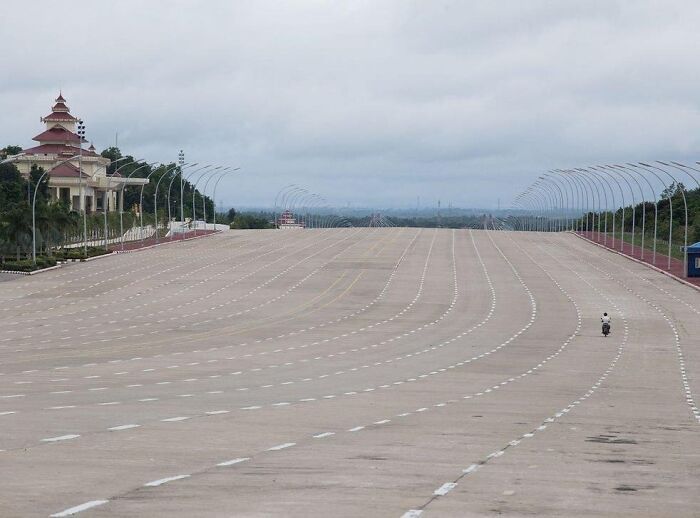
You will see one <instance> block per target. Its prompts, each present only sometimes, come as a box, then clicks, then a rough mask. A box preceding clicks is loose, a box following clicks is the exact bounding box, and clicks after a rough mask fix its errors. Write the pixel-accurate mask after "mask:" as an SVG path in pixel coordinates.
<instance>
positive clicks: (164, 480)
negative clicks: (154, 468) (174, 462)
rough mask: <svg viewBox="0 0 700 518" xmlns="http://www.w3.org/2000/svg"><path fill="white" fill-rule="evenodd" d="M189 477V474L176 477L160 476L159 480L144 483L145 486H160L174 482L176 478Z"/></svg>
mask: <svg viewBox="0 0 700 518" xmlns="http://www.w3.org/2000/svg"><path fill="white" fill-rule="evenodd" d="M187 477H189V475H176V476H174V477H167V478H160V479H158V480H153V481H151V482H147V483H146V484H144V487H158V486H162V485H163V484H167V483H168V482H173V481H174V480H182V479H183V478H187Z"/></svg>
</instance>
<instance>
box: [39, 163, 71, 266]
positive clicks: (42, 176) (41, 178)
mask: <svg viewBox="0 0 700 518" xmlns="http://www.w3.org/2000/svg"><path fill="white" fill-rule="evenodd" d="M76 158H78V159H79V158H80V155H75V156H72V157H70V158H69V159H67V160H64V161H63V162H61V163H59V164H56V165H55V166H53V167H52V168H51V169H49V170H47V171H44V173H43V174H42V175H41V176H40V177H39V179H38V180H37V182H36V187H34V197H33V199H32V263H34V265H36V193H37V192H38V191H39V184H40V183H41V180H43V179H44V176H46V175H47V174H49V173H50V172H51V171H53V170H54V169H56V168H57V167H59V166H62V165H63V164H65V163H67V162H70V161H71V160H75V159H76Z"/></svg>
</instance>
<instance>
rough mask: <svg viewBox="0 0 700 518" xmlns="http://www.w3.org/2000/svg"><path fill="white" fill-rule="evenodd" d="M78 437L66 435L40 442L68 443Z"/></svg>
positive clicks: (76, 435)
mask: <svg viewBox="0 0 700 518" xmlns="http://www.w3.org/2000/svg"><path fill="white" fill-rule="evenodd" d="M78 437H80V435H78V434H68V435H59V436H58V437H48V438H46V439H42V440H41V441H42V442H56V441H68V440H70V439H77V438H78Z"/></svg>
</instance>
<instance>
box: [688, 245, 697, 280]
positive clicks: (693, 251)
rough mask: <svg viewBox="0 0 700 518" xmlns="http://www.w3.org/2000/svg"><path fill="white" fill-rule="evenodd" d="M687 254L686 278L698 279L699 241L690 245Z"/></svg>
mask: <svg viewBox="0 0 700 518" xmlns="http://www.w3.org/2000/svg"><path fill="white" fill-rule="evenodd" d="M687 253H688V277H700V241H699V242H697V243H695V244H694V245H690V246H689V247H688V249H687Z"/></svg>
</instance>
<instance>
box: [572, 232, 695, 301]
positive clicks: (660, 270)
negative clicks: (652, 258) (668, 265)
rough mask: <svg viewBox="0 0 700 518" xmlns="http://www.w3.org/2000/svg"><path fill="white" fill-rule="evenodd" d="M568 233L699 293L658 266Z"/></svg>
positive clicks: (692, 285) (684, 281) (693, 285)
mask: <svg viewBox="0 0 700 518" xmlns="http://www.w3.org/2000/svg"><path fill="white" fill-rule="evenodd" d="M569 233H570V234H573V235H575V236H576V237H578V238H580V239H583V240H584V241H588V242H589V243H591V244H592V245H595V246H598V247H600V248H602V249H603V250H607V251H608V252H613V253H615V254H617V255H619V256H622V257H624V258H626V259H629V260H630V261H634V262H635V263H639V264H642V265H644V266H646V267H648V268H651V269H652V270H656V271H657V272H659V273H663V274H664V275H666V276H668V277H670V278H671V279H674V280H676V281H678V282H680V283H681V284H685V285H686V286H689V287H691V288H693V289H695V290H698V291H700V286H696V285H695V284H693V283H691V282H688V281H686V280H684V279H681V278H680V277H678V276H676V275H673V274H672V273H671V272H667V271H666V270H662V269H661V268H659V267H658V266H654V265H653V264H649V263H647V262H646V261H642V260H640V259H637V258H636V257H632V256H629V255H627V254H623V253H622V252H619V251H618V250H612V249H611V248H608V247H607V246H604V245H601V244H600V243H596V242H595V241H592V240H590V239H588V238H587V237H583V236H581V235H579V234H577V233H576V232H572V231H569Z"/></svg>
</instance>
